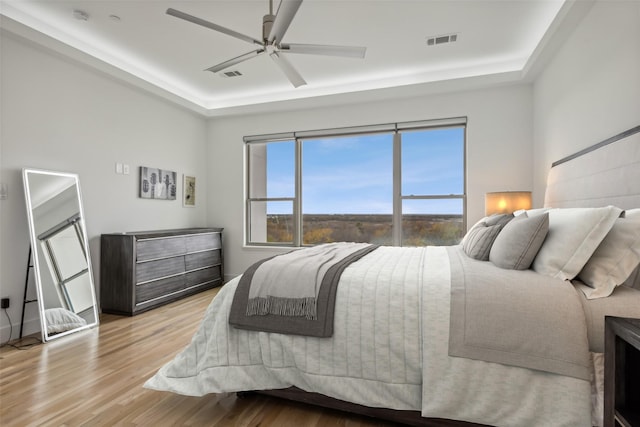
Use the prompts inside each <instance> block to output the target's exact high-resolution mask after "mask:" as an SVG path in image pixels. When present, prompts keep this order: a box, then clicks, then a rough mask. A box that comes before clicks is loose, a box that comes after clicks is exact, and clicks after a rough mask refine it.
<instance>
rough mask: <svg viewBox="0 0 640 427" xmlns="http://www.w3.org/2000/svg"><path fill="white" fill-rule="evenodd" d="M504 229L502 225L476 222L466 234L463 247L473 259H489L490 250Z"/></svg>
mask: <svg viewBox="0 0 640 427" xmlns="http://www.w3.org/2000/svg"><path fill="white" fill-rule="evenodd" d="M500 230H502V225H500V224H498V225H492V226H487V225H486V224H484V223H482V224H476V226H474V227H473V228H472V229H471V230H469V232H468V233H467V236H465V240H464V243H463V244H462V249H463V250H464V252H465V253H466V254H467V255H468V256H470V257H471V258H473V259H477V260H480V261H489V252H490V251H491V245H493V241H494V240H495V238H496V236H497V235H498V234H499V233H500Z"/></svg>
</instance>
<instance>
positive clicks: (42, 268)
mask: <svg viewBox="0 0 640 427" xmlns="http://www.w3.org/2000/svg"><path fill="white" fill-rule="evenodd" d="M22 174H23V179H24V191H25V199H26V203H27V215H28V218H29V232H30V239H31V257H32V262H33V264H32V265H33V268H34V276H35V283H36V288H37V295H38V307H39V309H40V323H41V327H42V340H43V341H50V340H52V339H56V338H60V337H63V336H65V335H68V334H71V333H73V332H77V331H80V330H84V329H88V328H91V327H93V326H96V325H97V324H98V322H99V316H98V305H97V303H96V294H95V288H94V285H93V274H92V271H91V258H90V256H89V246H88V244H87V232H86V228H85V221H84V212H83V209H82V198H81V195H80V183H79V180H78V175H76V174H72V173H63V172H52V171H45V170H38V169H23V171H22Z"/></svg>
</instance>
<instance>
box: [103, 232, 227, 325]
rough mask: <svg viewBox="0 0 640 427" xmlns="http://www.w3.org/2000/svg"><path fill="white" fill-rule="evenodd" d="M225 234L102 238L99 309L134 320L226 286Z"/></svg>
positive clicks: (146, 235) (137, 234)
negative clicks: (179, 301)
mask: <svg viewBox="0 0 640 427" xmlns="http://www.w3.org/2000/svg"><path fill="white" fill-rule="evenodd" d="M223 277H224V272H223V254H222V228H188V229H179V230H160V231H144V232H134V233H120V234H103V235H102V237H101V242H100V306H101V309H102V312H104V313H114V314H126V315H129V316H133V315H135V314H138V313H141V312H143V311H146V310H149V309H152V308H155V307H158V306H160V305H163V304H167V303H169V302H171V301H175V300H177V299H180V298H183V297H185V296H187V295H191V294H194V293H197V292H200V291H203V290H205V289H209V288H213V287H216V286H220V285H222V282H223Z"/></svg>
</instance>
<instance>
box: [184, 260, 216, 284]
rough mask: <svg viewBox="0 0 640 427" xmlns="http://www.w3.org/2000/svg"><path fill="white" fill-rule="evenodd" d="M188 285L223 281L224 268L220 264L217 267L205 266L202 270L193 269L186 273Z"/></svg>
mask: <svg viewBox="0 0 640 427" xmlns="http://www.w3.org/2000/svg"><path fill="white" fill-rule="evenodd" d="M186 277H187V286H194V285H199V284H201V283H206V282H213V281H216V280H220V281H222V269H221V267H220V266H219V265H216V266H215V267H209V268H203V269H202V270H196V271H191V272H189V273H187V274H186Z"/></svg>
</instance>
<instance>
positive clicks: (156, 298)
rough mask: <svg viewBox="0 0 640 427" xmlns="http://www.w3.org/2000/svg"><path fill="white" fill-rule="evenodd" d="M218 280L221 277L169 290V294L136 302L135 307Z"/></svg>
mask: <svg viewBox="0 0 640 427" xmlns="http://www.w3.org/2000/svg"><path fill="white" fill-rule="evenodd" d="M219 280H222V279H215V280H208V281H206V282H202V283H198V284H197V285H193V286H189V287H188V288H184V289H180V290H179V291H175V292H171V293H169V294H164V295H161V296H159V297H155V298H152V299H149V300H146V301H143V302H138V303H136V307H139V306H141V305H145V304H149V303H151V302H154V301H158V300H161V299H163V298H167V297H170V296H172V295H178V294H181V293H183V292H186V291H188V290H190V289H195V288H198V287H200V286H204V285H208V284H209V283H213V282H217V281H219Z"/></svg>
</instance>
